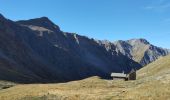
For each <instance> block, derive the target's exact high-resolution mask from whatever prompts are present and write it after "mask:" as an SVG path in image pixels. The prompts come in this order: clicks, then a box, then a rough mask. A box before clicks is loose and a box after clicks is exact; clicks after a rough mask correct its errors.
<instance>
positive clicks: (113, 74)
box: [111, 73, 126, 77]
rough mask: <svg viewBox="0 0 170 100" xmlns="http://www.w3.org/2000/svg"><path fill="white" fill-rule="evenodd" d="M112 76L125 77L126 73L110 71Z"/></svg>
mask: <svg viewBox="0 0 170 100" xmlns="http://www.w3.org/2000/svg"><path fill="white" fill-rule="evenodd" d="M111 76H112V77H126V74H124V73H111Z"/></svg>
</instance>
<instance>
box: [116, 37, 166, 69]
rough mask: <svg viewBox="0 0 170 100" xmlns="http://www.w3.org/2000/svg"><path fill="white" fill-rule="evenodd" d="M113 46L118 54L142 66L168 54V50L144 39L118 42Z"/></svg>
mask: <svg viewBox="0 0 170 100" xmlns="http://www.w3.org/2000/svg"><path fill="white" fill-rule="evenodd" d="M114 44H115V46H116V50H117V51H118V52H121V53H122V54H123V55H125V56H127V57H129V58H130V59H133V60H134V61H136V62H138V63H140V64H141V65H142V66H144V65H147V64H149V63H151V62H153V61H155V60H156V59H158V58H160V57H162V56H166V55H168V54H169V51H168V49H163V48H160V47H157V46H154V45H152V44H150V43H149V42H148V41H147V40H145V39H131V40H127V41H122V40H119V41H116V42H114Z"/></svg>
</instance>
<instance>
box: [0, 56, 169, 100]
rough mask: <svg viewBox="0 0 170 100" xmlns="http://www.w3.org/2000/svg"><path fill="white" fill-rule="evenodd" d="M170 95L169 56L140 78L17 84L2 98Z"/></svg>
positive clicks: (103, 99)
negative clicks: (134, 79) (132, 79)
mask: <svg viewBox="0 0 170 100" xmlns="http://www.w3.org/2000/svg"><path fill="white" fill-rule="evenodd" d="M168 98H170V56H167V57H164V58H160V59H159V60H157V61H156V62H154V63H152V64H149V65H148V66H146V67H144V68H143V69H141V70H139V71H138V80H136V81H127V82H125V81H120V80H116V81H115V80H114V81H113V80H103V79H100V78H98V77H91V78H88V79H84V80H80V81H73V82H68V83H61V84H30V85H17V86H14V87H11V88H8V89H3V90H0V100H42V99H43V100H48V99H50V100H56V99H57V100H60V99H62V100H112V99H113V100H115V99H128V100H129V99H130V100H131V99H133V100H140V99H142V100H146V99H151V100H152V99H154V100H167V99H168Z"/></svg>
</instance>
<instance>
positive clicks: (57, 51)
mask: <svg viewBox="0 0 170 100" xmlns="http://www.w3.org/2000/svg"><path fill="white" fill-rule="evenodd" d="M55 26H57V25H55V24H54V23H52V22H51V21H50V20H49V19H48V18H44V17H41V18H38V19H31V20H28V21H17V22H14V21H11V20H7V19H1V20H0V40H1V41H0V52H1V54H2V55H4V56H5V57H6V58H4V57H3V56H2V55H0V58H1V59H0V62H1V67H0V79H1V80H7V81H14V82H19V83H34V82H36V83H37V82H66V81H72V80H79V79H83V78H87V77H90V76H100V77H102V78H109V77H110V73H111V72H122V71H125V72H126V73H128V72H129V71H130V70H131V69H132V68H136V69H139V68H140V67H141V65H140V64H138V63H136V62H135V61H133V60H131V59H129V58H128V57H126V56H124V55H122V54H121V53H117V52H115V48H112V50H111V51H107V49H106V48H105V47H104V46H101V45H99V44H98V43H97V42H96V41H95V40H94V39H89V38H87V37H85V36H80V35H77V34H74V33H67V32H62V31H60V30H59V27H58V28H56V27H55ZM9 59H10V60H9ZM7 73H8V74H7Z"/></svg>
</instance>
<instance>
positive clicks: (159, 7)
mask: <svg viewBox="0 0 170 100" xmlns="http://www.w3.org/2000/svg"><path fill="white" fill-rule="evenodd" d="M168 8H170V1H169V0H158V1H156V0H154V2H152V3H151V4H150V5H148V6H145V7H144V9H146V10H155V11H161V12H162V11H166V10H168Z"/></svg>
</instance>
